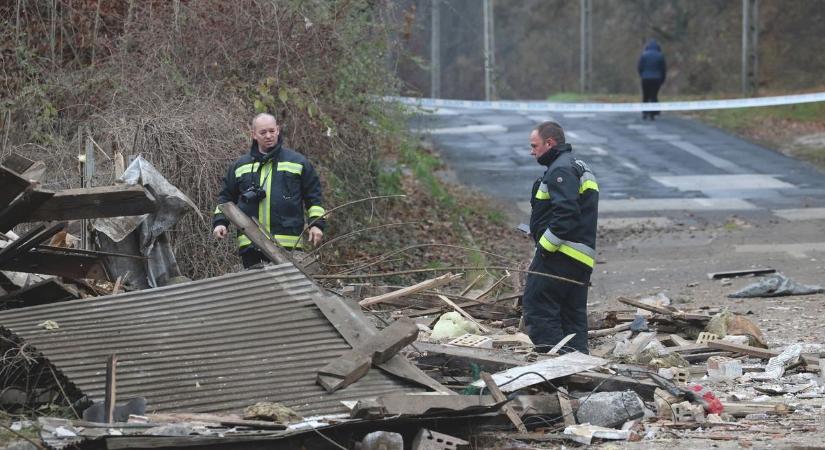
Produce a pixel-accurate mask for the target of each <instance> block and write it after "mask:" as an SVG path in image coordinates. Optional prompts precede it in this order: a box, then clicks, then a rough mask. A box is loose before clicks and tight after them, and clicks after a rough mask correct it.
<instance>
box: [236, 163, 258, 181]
mask: <svg viewBox="0 0 825 450" xmlns="http://www.w3.org/2000/svg"><path fill="white" fill-rule="evenodd" d="M254 171H255V163H249V164H241V165H240V166H238V167H237V168H235V178H238V177H240V176H241V175H243V174H245V173H249V172H254Z"/></svg>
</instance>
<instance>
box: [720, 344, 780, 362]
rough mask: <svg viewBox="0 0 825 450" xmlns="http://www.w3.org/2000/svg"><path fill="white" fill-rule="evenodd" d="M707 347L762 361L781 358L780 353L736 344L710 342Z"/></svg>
mask: <svg viewBox="0 0 825 450" xmlns="http://www.w3.org/2000/svg"><path fill="white" fill-rule="evenodd" d="M707 346H708V347H710V348H712V349H715V350H724V351H726V352H734V353H741V354H743V355H748V356H753V357H755V358H762V359H770V358H773V357H774V356H779V352H777V351H774V350H768V349H765V348H759V347H752V346H750V345H741V344H734V343H732V342H724V341H710V342H708V343H707Z"/></svg>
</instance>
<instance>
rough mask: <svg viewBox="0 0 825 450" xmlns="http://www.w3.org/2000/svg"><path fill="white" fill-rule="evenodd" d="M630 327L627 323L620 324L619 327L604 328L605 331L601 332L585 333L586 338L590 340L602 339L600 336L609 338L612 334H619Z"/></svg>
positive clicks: (591, 331) (629, 323)
mask: <svg viewBox="0 0 825 450" xmlns="http://www.w3.org/2000/svg"><path fill="white" fill-rule="evenodd" d="M630 325H631V322H627V323H620V324H619V325H616V326H615V327H613V328H605V329H602V330H590V331H588V332H587V338H588V339H591V338H597V337H602V336H610V335H612V334H616V333H619V332H622V331H626V330H629V329H630Z"/></svg>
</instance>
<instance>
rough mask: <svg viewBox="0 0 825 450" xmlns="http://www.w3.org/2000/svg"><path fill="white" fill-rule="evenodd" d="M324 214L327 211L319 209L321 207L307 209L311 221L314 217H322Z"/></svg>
mask: <svg viewBox="0 0 825 450" xmlns="http://www.w3.org/2000/svg"><path fill="white" fill-rule="evenodd" d="M326 212H327V211H326V210H325V209H324V208H323V207H321V206H317V205H316V206H310V207H309V217H310V218H311V219H312V218H315V217H321V216H323V215H324V214H325V213H326Z"/></svg>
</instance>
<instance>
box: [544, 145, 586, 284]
mask: <svg viewBox="0 0 825 450" xmlns="http://www.w3.org/2000/svg"><path fill="white" fill-rule="evenodd" d="M572 150H573V149H572V147H571V146H570V144H559V145H556V146H554V147H552V148H550V150H548V151H547V153H545V154H544V155H542V156H541V157H540V158H539V160H538V162H539V164H541V165H544V166H547V170H546V171H545V172H544V176H542V177H541V178H540V179H538V180H536V183H535V184H534V185H533V193H532V197H531V198H530V204H531V206H532V207H533V209H532V213H531V215H530V233H531V234H532V236H533V239H535V241H536V244H537V245H538V247H539V248H540V249H542V250H541V251H546V252H561V253H563V254H565V255H567V256H569V257H570V258H571V259H572V260H574V261H577V262H578V263H581V264H584V265H585V266H587V267H589V268H591V269H592V268H593V264H594V258H595V256H596V221H597V218H598V204H599V185H598V183H596V177H595V176H594V175H593V172H592V171H590V168H588V167H587V164H585V163H584V162H583V161H580V160H577V159H575V158H574V157H573V155H572V153H571V152H572Z"/></svg>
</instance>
